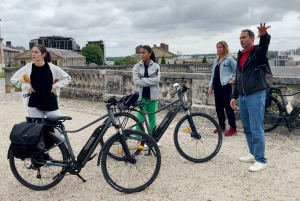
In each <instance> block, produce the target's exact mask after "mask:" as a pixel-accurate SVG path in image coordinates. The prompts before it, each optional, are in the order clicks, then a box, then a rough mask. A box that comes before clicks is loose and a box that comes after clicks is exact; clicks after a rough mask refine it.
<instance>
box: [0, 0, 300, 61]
mask: <svg viewBox="0 0 300 201" xmlns="http://www.w3.org/2000/svg"><path fill="white" fill-rule="evenodd" d="M0 19H1V20H2V21H1V22H0V27H1V30H2V37H3V38H4V43H5V41H12V45H13V46H24V47H25V48H26V49H28V43H29V41H30V40H31V39H35V38H38V37H39V36H49V35H56V36H68V37H72V38H74V39H75V40H76V43H78V44H79V45H80V46H81V47H84V46H85V44H86V41H89V40H100V39H102V40H104V41H105V43H106V46H107V48H106V51H107V54H106V55H107V56H127V55H131V54H133V53H134V52H135V47H136V46H137V45H139V44H143V45H146V44H149V45H151V46H152V45H153V44H160V43H161V42H164V43H167V44H169V50H170V51H171V52H173V53H175V54H176V53H177V51H180V52H182V53H183V54H196V53H215V44H216V43H217V42H218V41H220V40H225V41H227V42H228V44H229V48H230V50H231V52H237V51H238V50H239V49H240V48H241V47H240V44H239V35H240V31H241V30H242V29H246V28H248V29H251V30H253V31H254V33H255V34H257V26H258V25H259V23H260V22H266V23H267V25H270V26H271V28H270V29H269V31H268V32H269V33H270V34H271V35H272V40H271V44H270V48H269V50H289V49H296V48H298V47H300V1H299V0H285V1H283V0H251V1H250V0H249V1H239V0H223V1H220V0H184V1H183V0H180V1H179V0H148V1H144V0H43V1H41V0H28V1H25V0H1V1H0ZM258 41H259V39H256V43H257V42H258Z"/></svg>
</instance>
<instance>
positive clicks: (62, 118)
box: [47, 116, 72, 122]
mask: <svg viewBox="0 0 300 201" xmlns="http://www.w3.org/2000/svg"><path fill="white" fill-rule="evenodd" d="M47 119H48V120H49V121H51V122H56V121H59V120H71V119H72V117H68V116H51V117H47Z"/></svg>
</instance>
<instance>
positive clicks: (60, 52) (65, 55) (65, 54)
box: [47, 47, 84, 58]
mask: <svg viewBox="0 0 300 201" xmlns="http://www.w3.org/2000/svg"><path fill="white" fill-rule="evenodd" d="M47 50H48V51H49V52H51V53H53V54H56V55H58V56H60V57H63V58H84V56H82V55H80V54H78V53H76V52H73V51H71V50H63V49H55V48H49V47H47Z"/></svg>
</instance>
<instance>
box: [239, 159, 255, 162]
mask: <svg viewBox="0 0 300 201" xmlns="http://www.w3.org/2000/svg"><path fill="white" fill-rule="evenodd" d="M239 161H240V162H243V163H254V162H255V159H253V160H248V161H246V160H245V161H244V160H240V159H239Z"/></svg>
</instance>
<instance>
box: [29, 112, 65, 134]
mask: <svg viewBox="0 0 300 201" xmlns="http://www.w3.org/2000/svg"><path fill="white" fill-rule="evenodd" d="M28 115H29V117H33V118H34V117H35V118H46V117H51V116H60V111H59V110H54V111H43V110H39V109H37V108H36V107H28ZM54 133H55V135H57V136H58V137H60V138H61V139H65V137H64V135H63V134H62V133H60V132H59V131H58V130H57V129H54Z"/></svg>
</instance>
